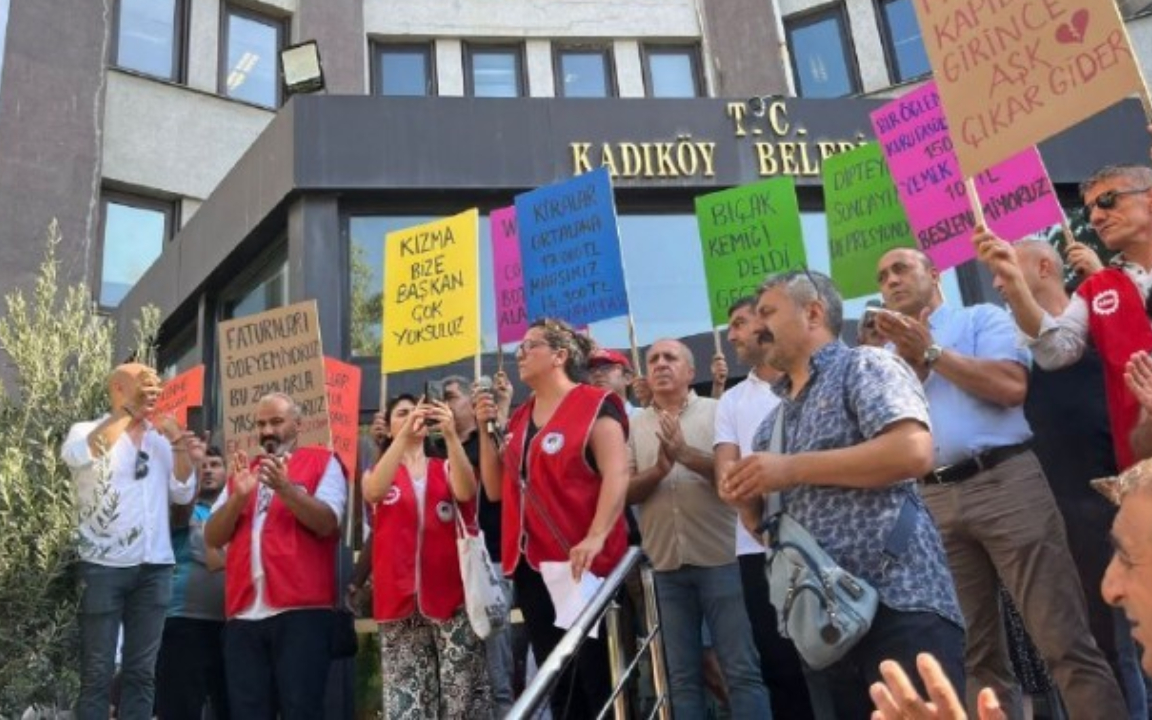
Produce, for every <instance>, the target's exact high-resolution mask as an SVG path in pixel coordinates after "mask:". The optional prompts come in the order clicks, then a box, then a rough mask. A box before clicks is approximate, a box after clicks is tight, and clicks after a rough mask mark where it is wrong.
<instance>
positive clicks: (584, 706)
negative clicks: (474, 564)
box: [474, 319, 628, 720]
mask: <svg viewBox="0 0 1152 720" xmlns="http://www.w3.org/2000/svg"><path fill="white" fill-rule="evenodd" d="M591 349H592V344H591V342H590V341H589V340H588V338H586V337H584V336H583V335H579V334H577V333H576V332H575V331H573V329H572V328H571V327H570V326H569V325H567V324H566V323H564V322H561V321H558V320H549V319H544V320H537V321H536V322H534V323H533V324H532V325H531V326H530V327H529V329H528V332H527V333H526V334H525V335H524V341H523V342H521V343H520V347H519V348H518V349H517V352H516V366H517V369H518V370H519V373H520V380H521V381H522V382H523V383H524V384H525V385H527V386H528V388H529V389H531V390H532V396H531V397H529V398H528V401H527V402H526V403H524V405H522V406H521V407H520V408H518V409H517V410H516V411H515V412H514V413H513V414H512V417H511V418H510V419H509V421H508V431H507V436H506V438H505V439H504V440H503V441H501V442H500V444H501V445H502V446H503V448H504V449H503V451H502V452H498V451H497V450H496V447H497V443H496V442H495V441H499V440H500V438H492V437H491V436H490V435H489V433H488V422H487V421H488V420H495V419H496V405H495V402H494V400H493V398H492V395H491V393H484V392H477V393H476V394H475V396H474V399H475V402H476V415H477V420H478V421H479V422H478V424H479V426H480V432H481V441H480V467H481V477H482V479H483V481H484V489H485V491H486V492H487V494H488V497H489V498H491V499H492V500H494V501H496V500H502V502H503V505H502V509H501V512H502V517H501V521H502V522H501V541H502V543H503V545H502V548H501V559H502V564H503V567H504V574H505V575H507V576H510V577H512V578H513V583H514V585H515V589H516V598H517V604H518V605H519V607H520V608H521V611H522V612H523V613H524V620H525V624H526V627H527V630H528V637H529V640H530V642H531V643H532V650H533V653H534V654H535V656H536V659H537V661H538V662H541V663H542V662H543V661H544V659H545V658H546V657H547V656H548V655H549V654H550V653H551V652H552V649H553V648H555V647H556V644H557V643H558V642H559V641H560V639H561V638H562V637H563V636H564V630H562V629H560V628H558V627H556V626H555V625H554V622H555V619H556V611H555V607H554V606H553V604H552V598H551V597H550V596H549V594H548V589H547V587H546V586H545V584H544V580H543V578H542V577H541V575H540V563H541V562H546V561H554V562H570V563H571V567H572V575H573V577H574V578H575V579H579V578H580V576H581V575H582V574H583V573H585V572H592V573H593V574H595V575H598V576H600V577H604V576H606V575H608V574H609V573H610V572H611V571H612V569H613V568H614V567H615V566H616V564H617V563H618V562H619V561H620V559H621V558H622V557H623V555H624V552H625V550H627V533H626V530H625V524H624V518H623V515H622V513H623V509H624V496H625V494H626V492H627V490H628V450H627V446H626V444H625V441H626V438H627V434H628V420H627V416H626V415H625V411H624V404H623V402H622V401H621V400H620V398H619V397H618V396H616V395H615V394H612V393H610V392H609V391H607V390H603V389H601V388H596V387H592V386H591V385H586V384H583V380H584V376H585V374H586V371H587V362H588V354H589V352H590V351H591ZM610 693H611V682H610V679H609V675H608V657H607V651H606V646H605V642H604V640H603V639H599V640H597V639H594V638H591V637H590V638H587V639H586V640H585V642H584V644H583V645H582V646H581V649H580V653H579V655H578V656H577V658H576V661H575V662H574V663H572V664H571V665H569V667H568V669H566V670H565V672H564V674H563V675H561V677H560V680H559V682H558V684H557V686H556V691H555V692H554V693H553V695H552V713H553V717H554V718H555V719H556V720H562V719H563V718H588V717H596V715H597V713H598V712H599V711H600V708H601V707H602V706H603V705H604V704H605V702H606V701H607V699H608V697H609V695H610Z"/></svg>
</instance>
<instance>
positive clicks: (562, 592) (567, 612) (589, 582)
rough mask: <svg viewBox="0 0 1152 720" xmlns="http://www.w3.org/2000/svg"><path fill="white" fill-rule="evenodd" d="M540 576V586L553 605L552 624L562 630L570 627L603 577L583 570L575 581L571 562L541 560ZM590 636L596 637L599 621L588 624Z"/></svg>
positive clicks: (597, 588) (594, 592)
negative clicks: (542, 586)
mask: <svg viewBox="0 0 1152 720" xmlns="http://www.w3.org/2000/svg"><path fill="white" fill-rule="evenodd" d="M540 575H542V576H543V577H544V585H545V586H547V588H548V594H549V595H550V596H551V597H552V605H553V607H555V608H556V622H555V625H556V627H558V628H561V629H562V630H568V629H570V628H571V627H572V624H573V623H574V622H576V618H577V617H578V616H579V615H580V612H581V611H582V610H583V609H584V607H585V606H586V605H588V603H589V602H591V600H592V596H593V595H595V594H596V591H597V590H599V589H600V586H601V585H603V584H604V578H601V577H596V576H595V575H593V574H592V573H590V572H587V571H585V573H584V574H583V575H581V576H580V582H576V581H575V580H573V579H572V564H571V563H569V562H542V563H540ZM592 637H594V638H599V637H600V623H596V624H595V625H593V626H592Z"/></svg>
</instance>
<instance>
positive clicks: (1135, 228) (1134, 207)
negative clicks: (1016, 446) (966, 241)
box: [973, 165, 1152, 470]
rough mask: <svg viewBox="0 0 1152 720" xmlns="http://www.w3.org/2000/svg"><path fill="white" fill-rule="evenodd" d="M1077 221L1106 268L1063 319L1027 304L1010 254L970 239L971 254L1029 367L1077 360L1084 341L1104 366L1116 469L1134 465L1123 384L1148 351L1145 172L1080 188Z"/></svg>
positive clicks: (1150, 223) (1131, 413) (1121, 169)
mask: <svg viewBox="0 0 1152 720" xmlns="http://www.w3.org/2000/svg"><path fill="white" fill-rule="evenodd" d="M1080 192H1081V195H1082V196H1083V198H1084V213H1085V218H1086V219H1087V220H1088V222H1089V223H1091V225H1092V227H1093V229H1095V230H1096V233H1097V235H1099V236H1100V240H1101V241H1102V242H1103V243H1104V245H1105V246H1106V247H1107V248H1108V249H1109V250H1116V251H1119V253H1120V254H1119V255H1117V256H1116V258H1115V259H1114V260H1113V261H1112V263H1111V266H1110V267H1108V268H1105V269H1103V270H1101V271H1099V272H1097V273H1095V274H1093V275H1092V276H1090V277H1089V278H1088V279H1087V280H1085V281H1084V282H1083V283H1082V284H1081V285H1080V287H1079V288H1078V289H1077V290H1076V293H1075V295H1073V296H1072V301H1071V302H1070V303H1069V304H1068V307H1067V308H1065V309H1064V312H1062V313H1060V315H1059V316H1057V317H1053V316H1052V315H1050V314H1048V313H1047V312H1045V311H1044V309H1043V308H1041V307H1040V305H1039V304H1038V303H1037V302H1036V299H1035V298H1034V297H1032V293H1031V292H1030V291H1029V290H1028V284H1027V282H1025V280H1024V275H1023V273H1022V272H1021V270H1020V265H1019V263H1018V262H1017V260H1016V255H1015V253H1014V252H1013V251H1012V249H1011V248H1010V247H1007V246H1005V245H1004V244H1003V243H1000V242H998V238H996V236H995V235H993V234H991V233H989V232H987V231H985V232H980V233H977V235H976V237H975V238H974V240H973V242H975V244H976V248H977V253H978V255H979V257H980V259H981V260H982V261H984V262H985V263H986V264H987V265H988V267H989V269H990V270H991V271H992V273H993V274H994V275H995V276H996V278H997V282H998V283H999V284H1000V286H1001V287H1002V291H1001V292H1002V294H1003V295H1004V299H1005V300H1007V301H1008V304H1009V306H1011V308H1012V314H1013V315H1014V316H1015V318H1016V324H1017V325H1019V327H1020V329H1021V330H1022V331H1023V332H1024V334H1025V335H1027V336H1028V338H1029V341H1028V345H1029V347H1030V349H1031V350H1032V355H1033V357H1034V358H1035V360H1036V364H1038V365H1039V366H1040V367H1042V368H1044V369H1045V370H1054V369H1057V368H1061V367H1065V366H1067V365H1071V364H1072V363H1074V362H1076V361H1077V360H1079V359H1080V356H1081V355H1083V353H1084V348H1085V345H1086V344H1087V342H1088V340H1089V339H1091V341H1092V343H1093V344H1094V345H1095V346H1096V350H1097V351H1098V352H1099V353H1100V359H1101V360H1102V361H1103V362H1104V385H1105V392H1106V395H1107V397H1108V415H1109V420H1110V422H1111V425H1112V441H1113V445H1114V448H1115V451H1116V462H1117V464H1118V465H1119V466H1120V469H1122V470H1123V469H1124V468H1127V467H1128V466H1130V465H1131V464H1132V463H1133V462H1134V461H1135V459H1136V458H1135V456H1134V454H1133V452H1132V445H1131V434H1132V431H1133V429H1134V428H1135V426H1136V421H1137V418H1138V417H1139V410H1140V406H1139V403H1138V402H1137V400H1136V397H1135V396H1134V395H1133V394H1132V392H1131V391H1130V390H1129V388H1128V387H1127V386H1126V385H1125V382H1124V372H1125V369H1126V367H1127V365H1128V362H1129V360H1130V359H1131V358H1132V356H1133V354H1134V353H1137V352H1140V351H1146V350H1149V349H1152V323H1149V316H1148V311H1147V309H1146V305H1147V302H1148V291H1149V288H1150V287H1152V168H1148V167H1145V166H1142V165H1110V166H1108V167H1105V168H1102V169H1100V170H1098V171H1096V173H1095V174H1093V175H1092V177H1090V178H1088V179H1087V180H1085V181H1084V182H1083V183H1081V185H1080Z"/></svg>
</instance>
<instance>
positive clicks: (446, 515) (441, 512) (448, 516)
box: [436, 500, 455, 523]
mask: <svg viewBox="0 0 1152 720" xmlns="http://www.w3.org/2000/svg"><path fill="white" fill-rule="evenodd" d="M453 515H455V509H454V508H453V507H452V503H450V502H448V501H447V500H441V501H440V502H438V503H436V517H437V518H439V519H440V522H445V523H446V522H452V517H453Z"/></svg>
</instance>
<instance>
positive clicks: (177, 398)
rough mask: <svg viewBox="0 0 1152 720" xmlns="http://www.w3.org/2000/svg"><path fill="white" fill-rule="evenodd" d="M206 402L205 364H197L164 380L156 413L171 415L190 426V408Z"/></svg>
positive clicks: (157, 401)
mask: <svg viewBox="0 0 1152 720" xmlns="http://www.w3.org/2000/svg"><path fill="white" fill-rule="evenodd" d="M203 404H204V366H203V365H197V366H195V367H192V368H189V369H187V370H185V371H184V372H182V373H180V374H179V375H177V376H176V377H174V378H172V379H171V380H167V381H165V382H164V387H163V389H162V390H161V391H160V397H159V398H157V399H156V415H157V416H160V415H171V416H172V417H174V418H176V422H178V423H180V427H183V428H186V427H188V408H190V407H199V406H200V405H203Z"/></svg>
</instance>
